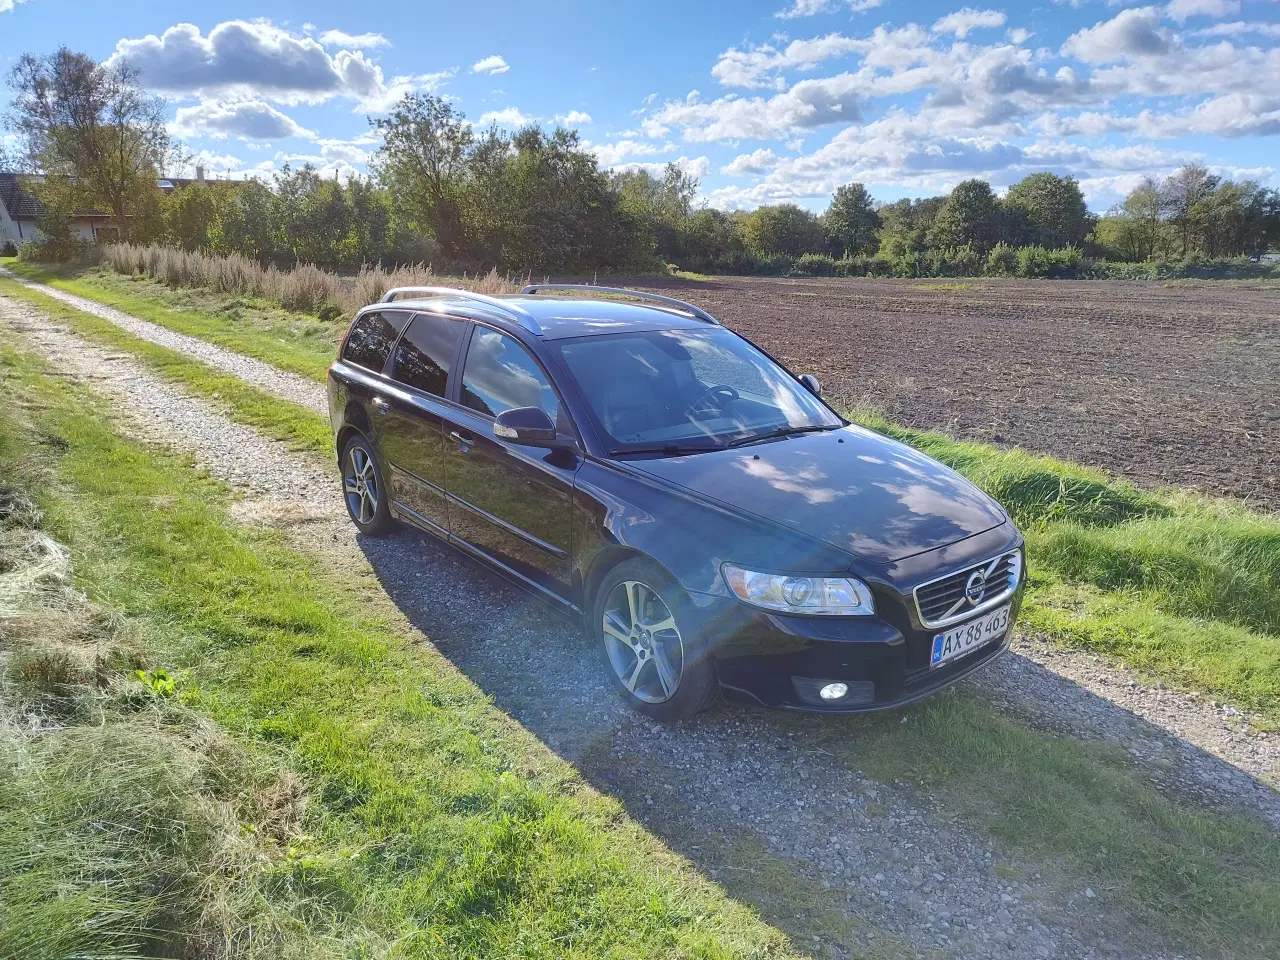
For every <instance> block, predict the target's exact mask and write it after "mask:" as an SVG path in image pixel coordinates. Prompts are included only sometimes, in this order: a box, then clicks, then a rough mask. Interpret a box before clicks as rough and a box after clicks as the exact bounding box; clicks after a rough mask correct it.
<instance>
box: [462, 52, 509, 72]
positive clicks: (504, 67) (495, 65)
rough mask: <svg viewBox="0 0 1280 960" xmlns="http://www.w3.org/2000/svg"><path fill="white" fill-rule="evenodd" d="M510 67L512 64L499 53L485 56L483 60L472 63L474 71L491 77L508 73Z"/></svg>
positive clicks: (472, 70)
mask: <svg viewBox="0 0 1280 960" xmlns="http://www.w3.org/2000/svg"><path fill="white" fill-rule="evenodd" d="M510 69H511V65H510V64H509V63H507V61H505V60H503V59H502V58H501V57H500V56H498V55H497V54H494V55H493V56H492V57H485V58H484V59H483V60H477V61H476V62H475V63H473V64H472V65H471V72H472V73H483V74H485V75H486V76H490V77H496V76H497V75H498V74H500V73H506V72H507V71H508V70H510Z"/></svg>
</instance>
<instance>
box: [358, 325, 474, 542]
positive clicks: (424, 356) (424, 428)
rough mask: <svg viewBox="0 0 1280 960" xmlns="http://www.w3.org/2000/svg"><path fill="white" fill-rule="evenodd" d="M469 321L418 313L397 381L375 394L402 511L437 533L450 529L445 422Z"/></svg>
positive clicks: (389, 473)
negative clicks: (451, 378)
mask: <svg viewBox="0 0 1280 960" xmlns="http://www.w3.org/2000/svg"><path fill="white" fill-rule="evenodd" d="M466 330H467V322H466V321H464V320H458V319H455V318H453V317H446V316H442V315H440V314H435V313H419V314H415V315H414V317H413V319H412V320H411V321H410V323H409V325H408V326H407V327H406V328H405V330H404V333H403V335H402V336H401V337H400V339H399V340H398V341H397V342H396V345H395V349H394V351H392V354H391V362H390V365H389V368H388V371H387V374H388V378H389V379H390V381H392V382H391V383H390V384H388V386H387V388H386V389H384V390H381V391H378V392H377V394H376V395H375V396H374V397H373V408H374V410H375V411H376V414H375V416H374V419H375V421H376V424H375V427H374V429H375V432H376V434H377V438H378V446H379V452H380V454H381V458H382V463H383V465H384V468H385V469H384V472H385V474H386V482H387V486H388V487H389V488H390V491H391V502H392V505H393V507H394V508H395V509H396V511H397V512H398V513H399V514H400V515H402V516H404V517H405V518H406V519H408V520H410V521H412V522H414V523H417V524H419V525H420V526H423V527H425V528H426V529H428V530H430V531H431V532H433V533H437V534H441V535H447V534H448V532H449V509H448V499H447V496H446V493H445V491H446V489H447V482H446V471H447V468H448V461H447V458H446V457H445V447H444V435H445V431H444V423H445V416H446V412H447V410H448V409H449V406H450V404H449V402H448V401H447V400H446V399H445V397H446V395H447V392H448V389H447V388H448V383H449V371H450V370H452V369H453V368H454V365H455V362H456V360H457V354H458V351H459V349H460V348H461V346H462V338H463V334H464V333H466Z"/></svg>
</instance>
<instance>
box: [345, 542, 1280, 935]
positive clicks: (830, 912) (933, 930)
mask: <svg viewBox="0 0 1280 960" xmlns="http://www.w3.org/2000/svg"><path fill="white" fill-rule="evenodd" d="M361 547H362V549H363V550H364V552H365V554H366V556H367V557H368V559H369V561H370V563H371V564H372V565H373V567H374V570H375V571H376V573H377V575H378V577H379V579H380V581H381V583H382V585H383V587H384V589H385V590H386V592H387V594H388V596H390V598H391V599H392V600H393V602H394V603H395V604H396V605H397V607H398V608H399V609H400V610H401V611H402V612H403V613H404V614H405V616H406V617H407V618H408V619H409V620H410V621H411V622H412V623H413V625H414V626H415V627H417V628H418V629H420V630H421V631H422V632H423V633H424V634H425V635H426V636H428V637H430V638H431V640H432V642H433V643H434V644H435V645H436V646H437V647H438V649H439V650H440V651H441V652H442V653H443V654H444V655H445V656H447V657H448V658H449V659H450V660H451V661H452V662H453V663H454V664H455V665H456V666H457V667H458V669H460V670H461V671H462V672H463V673H465V674H466V675H467V676H468V677H469V678H471V679H472V680H473V681H474V682H475V683H476V684H477V686H479V687H480V688H481V689H482V690H483V691H484V692H485V693H486V694H487V695H488V696H489V697H491V698H492V699H493V701H494V703H495V704H496V705H497V706H498V708H499V709H501V710H503V711H504V712H506V713H507V714H509V715H510V716H512V717H514V718H515V719H517V720H519V721H520V722H521V723H522V724H523V725H524V726H525V727H526V728H527V729H528V730H530V731H531V732H532V733H533V734H534V735H536V736H537V737H538V738H539V739H540V740H541V741H542V742H543V743H544V744H545V745H546V746H547V747H549V748H550V749H551V750H553V751H554V752H555V753H557V754H558V755H560V756H561V757H563V758H564V759H566V760H568V761H569V762H571V763H573V764H574V765H575V767H576V768H577V769H578V770H579V771H580V772H581V774H582V776H583V777H584V778H585V779H586V780H587V781H588V782H590V783H591V784H592V785H593V786H594V787H596V788H597V789H598V790H600V791H601V792H603V793H606V794H608V795H610V796H613V797H615V798H616V799H618V800H619V801H620V802H621V803H622V804H623V805H624V806H625V807H626V809H627V810H628V812H629V813H630V814H631V815H632V816H633V817H634V818H635V819H636V820H638V821H640V822H642V823H643V824H645V825H646V826H647V827H648V829H650V830H651V831H652V832H654V833H655V834H656V835H658V836H659V837H661V838H662V839H663V840H664V841H665V842H666V843H667V844H668V845H670V846H671V847H672V848H673V849H674V850H676V851H678V852H679V853H681V854H682V855H684V856H685V857H687V858H688V859H689V860H690V861H691V862H692V863H693V864H694V865H695V866H696V867H698V868H699V869H700V870H701V871H702V872H703V873H704V874H705V875H706V876H709V877H711V878H712V879H714V880H716V881H717V882H718V883H720V884H721V885H722V886H723V887H724V888H725V889H726V890H727V891H728V892H729V893H730V894H731V895H733V896H735V897H737V898H738V899H740V900H742V901H743V902H746V903H749V904H751V905H752V906H753V907H754V908H755V909H757V910H758V911H759V912H760V914H761V915H762V916H763V917H764V918H765V919H766V920H768V921H769V922H771V923H773V924H775V925H776V926H778V927H779V928H781V929H783V930H785V931H787V932H788V933H789V934H790V935H791V936H792V937H793V938H794V939H795V942H796V944H797V945H798V946H799V947H801V948H802V949H806V950H808V949H812V950H813V951H814V953H815V955H822V956H850V955H853V956H881V955H883V956H904V955H916V954H918V953H919V951H932V950H935V949H937V950H942V951H946V952H952V951H955V952H958V953H959V954H960V955H967V956H986V955H990V951H991V950H992V949H994V948H995V947H996V946H997V945H999V947H1000V955H1002V956H1019V957H1020V956H1026V957H1038V956H1050V955H1055V956H1056V955H1067V954H1071V955H1077V954H1082V953H1087V952H1088V951H1090V950H1095V949H1101V950H1103V951H1106V950H1108V949H1112V948H1115V947H1116V946H1117V943H1119V944H1120V947H1119V948H1120V949H1121V950H1122V951H1123V952H1124V953H1125V955H1128V956H1135V957H1137V956H1142V955H1144V953H1143V951H1144V949H1148V948H1146V947H1140V948H1138V949H1128V948H1126V947H1125V946H1124V941H1126V940H1128V941H1129V942H1130V944H1133V943H1134V941H1132V940H1131V939H1130V938H1131V937H1132V936H1135V935H1140V937H1141V938H1143V939H1140V940H1138V941H1137V943H1142V942H1144V939H1145V938H1146V937H1149V936H1152V932H1151V931H1142V932H1141V933H1140V934H1139V932H1138V931H1133V930H1132V929H1128V928H1127V927H1126V925H1125V922H1124V921H1123V919H1122V918H1120V917H1118V916H1114V915H1110V914H1108V913H1107V911H1106V910H1105V908H1104V907H1103V906H1102V904H1101V903H1100V901H1098V900H1093V899H1085V898H1084V897H1083V895H1082V894H1083V884H1082V883H1081V882H1079V878H1072V877H1071V876H1069V875H1068V874H1066V873H1063V872H1062V871H1060V870H1056V868H1052V867H1048V866H1046V865H1045V864H1044V863H1042V862H1034V863H1032V862H1022V861H1019V860H1018V859H1017V857H1016V855H1013V856H1011V855H1008V854H1007V853H1002V852H1001V851H1000V850H998V849H997V847H996V844H994V843H993V841H992V838H991V837H990V835H989V834H988V833H987V832H986V830H984V829H983V828H982V827H981V826H975V825H974V824H973V823H972V822H971V821H970V820H969V819H968V818H967V817H966V816H965V815H964V813H963V812H962V811H963V804H958V803H956V802H955V798H953V797H950V796H947V795H945V793H946V792H945V790H939V789H932V790H926V789H921V785H920V784H919V783H915V784H908V783H905V782H901V781H899V782H895V770H894V763H892V762H889V763H887V764H882V763H880V762H878V761H877V759H876V758H875V757H869V756H868V755H867V754H866V753H865V752H864V753H861V754H860V753H859V747H860V745H862V744H865V743H868V742H869V743H876V742H879V743H881V744H883V743H884V742H886V738H888V740H887V742H889V743H893V742H894V737H895V736H896V730H895V728H894V727H893V726H892V725H894V724H908V723H910V722H913V720H915V721H917V722H920V721H921V720H922V719H927V717H928V714H927V711H930V710H936V709H939V707H938V705H937V704H934V705H930V704H929V703H928V702H926V703H924V704H921V705H917V706H914V707H908V708H904V709H902V710H898V711H890V712H887V713H883V714H876V715H862V716H834V717H832V716H828V717H820V716H811V715H801V714H789V713H782V712H772V711H763V710H748V709H741V708H735V707H727V706H720V707H717V708H715V709H712V710H710V711H708V712H707V713H705V714H703V715H701V716H699V717H698V718H696V719H695V720H694V721H692V722H689V723H686V724H683V725H677V726H663V725H660V724H657V723H653V722H651V721H648V720H647V719H645V718H643V717H640V716H638V715H637V714H635V713H633V712H632V711H630V710H628V709H627V708H626V707H625V706H624V705H623V704H622V703H621V702H620V701H619V700H618V698H617V696H616V694H615V693H614V692H613V690H612V689H611V687H610V686H609V684H608V681H607V678H606V676H605V674H604V666H603V664H602V663H601V661H600V660H599V658H598V656H597V654H596V651H595V649H594V647H593V645H592V644H591V643H590V641H589V640H588V639H587V637H586V636H585V634H584V633H583V631H582V630H581V629H580V628H579V627H578V626H576V625H575V624H573V623H571V622H570V621H569V620H568V619H566V618H564V617H562V616H561V615H559V614H557V613H555V612H553V611H552V610H550V609H549V608H547V607H546V606H544V605H543V604H541V603H539V602H538V601H536V600H534V599H532V598H530V597H529V596H528V595H526V594H525V593H524V592H523V591H521V590H518V589H517V588H515V587H513V586H511V585H509V584H508V583H506V581H504V580H502V579H501V578H500V577H498V576H497V575H496V574H494V573H492V572H490V571H488V570H487V569H485V568H483V567H481V566H480V565H479V564H478V563H476V562H475V561H473V560H471V559H470V558H469V557H467V556H465V555H463V554H461V553H460V552H458V551H456V550H454V549H453V548H450V547H445V546H442V545H440V544H439V543H438V542H437V541H435V540H434V539H432V538H430V537H427V536H425V535H423V534H419V533H417V532H413V531H409V530H402V531H400V532H398V533H396V534H395V535H393V536H391V537H388V538H385V539H378V540H370V539H363V540H362V542H361ZM1008 659H1010V660H1013V661H1016V662H1017V663H1018V669H1017V670H1007V669H996V670H988V671H984V674H986V676H984V678H983V680H982V681H981V684H982V686H981V689H979V688H978V687H977V686H976V685H974V684H971V683H964V684H961V685H960V688H959V689H960V690H961V692H959V693H952V694H943V695H941V696H942V697H943V698H946V697H955V698H957V699H960V698H964V697H978V696H981V697H983V698H985V699H986V700H988V701H991V702H995V703H996V704H997V705H999V706H1001V708H1002V709H1006V710H1008V711H1009V712H1011V713H1014V714H1016V715H1018V716H1020V717H1023V718H1024V720H1028V719H1033V717H1032V716H1031V715H1030V713H1029V712H1028V709H1027V707H1028V703H1027V701H1028V698H1029V697H1033V696H1036V695H1037V691H1041V690H1043V689H1045V688H1046V687H1048V686H1053V685H1056V684H1066V685H1067V687H1068V688H1069V689H1067V690H1066V691H1065V692H1064V691H1060V692H1062V695H1063V697H1065V698H1067V699H1069V700H1070V701H1071V710H1070V711H1067V712H1063V711H1059V712H1058V714H1057V715H1055V717H1052V718H1048V719H1046V721H1045V723H1044V724H1042V726H1043V727H1044V728H1045V729H1048V730H1050V732H1053V733H1055V734H1067V735H1070V736H1081V735H1083V736H1085V737H1089V736H1095V737H1097V738H1099V739H1102V738H1104V737H1105V736H1106V734H1105V733H1094V734H1091V733H1090V731H1089V730H1087V729H1080V728H1079V727H1076V728H1073V726H1072V725H1073V724H1077V725H1086V724H1084V719H1083V718H1088V717H1090V716H1093V715H1097V716H1103V717H1110V722H1111V723H1112V724H1114V725H1115V726H1114V727H1113V729H1120V728H1121V726H1123V729H1125V730H1126V731H1127V733H1126V736H1130V735H1132V734H1133V732H1134V731H1137V732H1138V733H1139V734H1141V735H1142V737H1143V738H1144V740H1145V742H1147V743H1148V745H1149V746H1150V745H1155V744H1160V745H1164V747H1170V744H1169V741H1170V739H1171V735H1170V734H1169V733H1168V732H1166V731H1164V730H1161V729H1159V728H1157V727H1155V726H1154V725H1152V724H1149V723H1147V722H1146V721H1144V720H1141V719H1139V718H1137V717H1134V716H1133V715H1132V714H1130V713H1128V711H1125V710H1123V709H1122V708H1120V707H1118V706H1116V705H1115V704H1112V703H1111V702H1110V701H1106V700H1103V699H1102V698H1099V697H1096V696H1095V695H1094V694H1092V693H1090V692H1088V691H1086V690H1084V689H1083V688H1080V687H1078V686H1075V685H1074V684H1072V683H1071V681H1069V680H1065V679H1063V678H1060V677H1058V676H1057V675H1056V674H1052V673H1050V672H1049V671H1047V670H1045V669H1044V668H1043V667H1040V666H1038V665H1036V664H1034V663H1031V662H1030V661H1027V660H1024V659H1022V658H1017V657H1009V658H1008ZM1029 676H1030V677H1033V678H1035V680H1036V682H1035V683H1032V684H1030V686H1028V677H1029ZM1068 694H1070V696H1068ZM921 711H926V713H922V712H921ZM1117 713H1118V714H1122V715H1123V717H1116V716H1114V714H1117ZM1028 725H1035V724H1034V723H1030V724H1028ZM1099 729H1103V730H1105V729H1106V725H1105V724H1104V725H1103V726H1102V727H1100V728H1099ZM1177 750H1178V752H1179V753H1180V754H1181V755H1182V757H1181V759H1182V761H1183V762H1185V759H1186V755H1187V754H1188V753H1191V754H1195V755H1198V756H1195V760H1196V763H1197V769H1198V770H1199V771H1200V774H1201V775H1202V776H1203V775H1205V774H1206V771H1207V772H1208V775H1209V776H1210V778H1212V777H1213V776H1219V777H1221V778H1222V779H1223V781H1224V782H1226V781H1227V780H1229V779H1230V780H1233V781H1234V780H1235V778H1240V777H1244V774H1242V773H1240V771H1238V770H1236V769H1235V768H1234V767H1230V766H1228V765H1227V764H1225V763H1223V762H1222V761H1220V760H1218V759H1217V758H1214V757H1211V756H1209V755H1208V754H1204V753H1203V752H1202V751H1199V750H1197V749H1196V748H1195V747H1191V746H1190V745H1187V744H1181V745H1180V746H1178V747H1177ZM1134 754H1135V759H1142V760H1143V761H1144V762H1147V761H1150V760H1151V759H1152V758H1151V757H1149V756H1142V755H1141V752H1140V751H1135V752H1134ZM1177 759H1178V758H1177V757H1174V756H1173V754H1172V753H1170V754H1169V756H1167V757H1164V756H1163V755H1162V758H1157V761H1158V762H1157V763H1156V764H1155V766H1153V767H1152V769H1158V770H1163V771H1164V772H1165V773H1167V774H1168V776H1167V777H1166V780H1167V781H1168V782H1169V783H1170V784H1173V783H1175V782H1179V781H1180V779H1181V778H1180V777H1179V771H1181V770H1184V769H1185V768H1184V767H1182V766H1181V765H1180V764H1179V763H1177V762H1175V761H1176V760H1177ZM1161 764H1163V766H1161ZM1148 776H1152V775H1151V774H1148ZM1247 779H1248V778H1246V780H1247ZM992 782H999V781H998V780H995V779H993V781H992ZM1185 786H1186V784H1185V783H1181V788H1182V790H1181V792H1183V793H1184V794H1185V793H1186V790H1185ZM1255 786H1257V787H1259V788H1261V789H1264V790H1266V791H1268V792H1269V793H1271V794H1272V795H1273V796H1274V793H1273V792H1272V791H1270V788H1269V787H1265V785H1261V784H1256V783H1255ZM1196 795H1197V796H1199V797H1201V799H1203V796H1202V795H1201V794H1200V793H1198V792H1197V794H1196ZM1147 942H1148V943H1149V942H1153V941H1147ZM1156 942H1158V941H1156Z"/></svg>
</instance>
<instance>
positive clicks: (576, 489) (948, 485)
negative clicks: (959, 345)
mask: <svg viewBox="0 0 1280 960" xmlns="http://www.w3.org/2000/svg"><path fill="white" fill-rule="evenodd" d="M624 298H625V299H624ZM820 394H821V390H820V388H819V385H818V382H817V380H815V379H814V378H813V377H811V376H800V377H797V376H794V375H793V374H791V373H789V372H788V371H786V370H785V369H783V367H782V366H780V365H779V364H778V363H777V362H775V361H774V360H773V359H772V358H771V357H769V356H768V355H767V354H766V353H765V352H764V351H762V350H760V349H759V348H757V347H755V346H754V345H752V344H751V343H750V342H748V341H747V340H745V339H744V338H742V337H740V336H738V335H737V334H735V333H733V332H732V331H730V330H728V329H726V328H725V327H723V326H721V325H720V324H719V323H718V322H717V321H716V319H715V318H713V317H712V316H711V315H710V314H708V313H706V312H705V311H704V310H701V309H700V308H698V307H696V306H693V305H692V304H688V303H684V302H682V301H679V300H673V299H671V298H668V297H661V296H657V295H656V294H649V293H643V292H638V291H631V290H616V289H613V288H609V287H597V286H585V285H583V286H580V285H564V284H549V285H537V286H530V287H526V288H525V289H524V291H523V292H522V294H521V295H519V296H509V297H489V296H484V295H481V294H474V293H469V292H467V291H463V290H452V289H447V288H439V287H414V288H406V289H399V290H393V291H391V292H390V293H388V294H387V296H386V297H385V298H384V300H383V301H382V302H381V303H378V304H375V305H372V306H369V307H366V308H364V309H363V310H361V311H360V312H359V314H357V316H356V318H355V320H354V321H353V322H352V324H351V328H350V330H349V331H348V332H347V335H346V337H345V339H344V340H343V343H342V346H341V348H340V351H339V356H338V360H337V361H336V362H335V363H334V364H333V366H332V367H331V368H330V371H329V408H330V413H331V417H332V421H333V429H334V436H335V440H336V445H337V452H338V457H339V462H340V464H341V469H342V482H343V494H344V497H345V499H346V503H347V507H348V510H349V511H350V514H351V519H352V520H353V521H354V522H355V524H356V526H357V527H358V528H359V529H360V530H361V531H362V532H364V533H367V534H371V535H373V534H382V533H386V532H388V531H389V530H391V529H392V528H393V526H394V525H395V523H396V521H400V522H403V523H407V524H410V525H412V526H414V527H417V528H418V529H420V530H424V531H427V532H428V533H431V534H434V535H435V536H437V537H439V538H440V539H442V540H444V541H446V542H448V543H450V544H453V545H455V546H457V547H459V548H461V549H462V550H464V551H466V552H467V553H469V554H471V555H473V556H475V557H477V558H478V559H480V560H481V561H483V562H484V563H486V564H488V565H489V566H491V567H492V568H493V569H495V570H497V571H499V572H500V573H502V574H504V575H505V576H507V577H508V578H510V579H511V580H514V581H516V582H517V583H519V584H521V585H523V586H525V587H527V588H528V589H529V590H531V591H533V592H534V593H535V594H536V595H538V596H539V597H541V598H542V599H544V600H546V601H548V602H550V603H551V604H553V605H554V606H556V607H558V608H559V609H561V610H562V611H564V612H566V613H568V614H570V615H572V616H574V617H577V618H581V620H582V621H583V622H584V623H585V625H586V627H587V629H588V630H589V631H590V633H591V635H592V636H593V638H594V640H595V642H596V643H597V644H598V646H599V648H600V652H601V655H602V659H603V661H604V664H605V666H606V669H607V673H608V676H609V678H610V680H611V681H612V683H613V684H614V686H615V687H616V688H617V690H618V691H619V693H620V694H621V695H622V697H623V698H624V699H625V700H626V701H627V702H628V703H629V704H630V705H631V706H633V707H634V708H635V709H636V710H639V711H641V712H642V713H645V714H647V715H649V716H651V717H655V718H657V719H661V720H675V719H679V718H683V717H687V716H690V715H692V714H693V713H695V712H697V711H698V710H700V709H702V708H704V707H706V706H707V705H708V704H710V703H711V702H712V700H713V699H714V698H715V697H716V696H717V695H720V696H723V697H724V698H725V699H727V700H731V701H735V702H739V703H747V704H757V705H764V706H768V707H778V708H784V709H790V710H811V711H825V712H841V711H857V710H870V709H878V708H882V707H888V706H894V705H897V704H902V703H906V702H908V701H911V700H914V699H916V698H918V697H921V696H924V695H926V694H928V693H930V692H932V691H935V690H938V689H939V688H941V687H943V686H945V685H947V684H949V683H951V682H953V681H955V680H957V679H958V678H960V677H962V676H964V675H965V674H967V673H969V672H970V671H972V670H974V669H975V668H977V667H979V666H981V665H982V664H984V663H987V662H988V661H990V660H991V659H992V658H994V657H996V656H997V655H998V654H999V653H1000V652H1001V651H1002V650H1004V649H1005V648H1006V647H1007V646H1008V644H1009V639H1010V636H1011V633H1012V629H1013V623H1014V619H1015V618H1016V616H1017V613H1018V606H1019V603H1020V601H1021V596H1022V586H1023V581H1024V575H1023V555H1022V550H1023V541H1022V536H1021V535H1020V534H1019V532H1018V530H1017V529H1016V528H1015V527H1014V525H1013V523H1012V521H1011V520H1010V519H1009V517H1008V515H1007V514H1006V513H1005V512H1004V510H1003V509H1001V507H1000V506H999V504H997V503H996V502H995V501H993V500H992V499H991V498H990V497H988V496H986V495H985V494H984V493H982V492H981V491H980V490H978V489H977V488H976V487H974V486H973V485H972V484H970V483H969V482H968V481H967V480H965V479H964V478H962V477H961V476H959V475H958V474H956V473H955V472H953V471H952V470H950V469H948V468H947V467H944V466H943V465H941V464H940V463H937V462H936V461H934V460H932V459H930V458H929V457H927V456H924V455H923V454H921V453H919V452H917V451H916V450H913V449H912V448H910V447H908V446H905V445H903V444H901V443H898V442H896V441H893V440H890V439H888V438H886V437H883V436H881V435H879V434H877V433H873V432H871V431H869V430H865V429H863V428H861V427H858V426H855V425H853V424H850V423H848V422H846V421H845V420H843V419H842V418H841V417H840V416H838V415H837V414H836V413H835V412H833V411H832V410H831V409H830V408H829V407H828V406H827V405H826V404H825V403H823V402H822V400H821V397H820Z"/></svg>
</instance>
